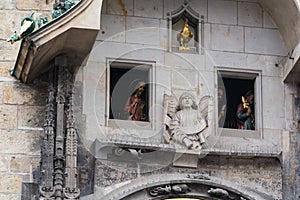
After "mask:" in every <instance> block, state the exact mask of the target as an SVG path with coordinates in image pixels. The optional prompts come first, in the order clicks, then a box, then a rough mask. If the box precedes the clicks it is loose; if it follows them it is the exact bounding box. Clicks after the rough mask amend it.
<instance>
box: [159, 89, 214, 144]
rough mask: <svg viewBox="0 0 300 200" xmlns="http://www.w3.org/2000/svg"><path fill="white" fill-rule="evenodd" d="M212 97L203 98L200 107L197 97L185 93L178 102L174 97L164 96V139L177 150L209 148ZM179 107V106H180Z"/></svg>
mask: <svg viewBox="0 0 300 200" xmlns="http://www.w3.org/2000/svg"><path fill="white" fill-rule="evenodd" d="M210 99H211V98H210V97H209V96H205V97H203V98H202V99H201V100H200V102H199V106H197V104H196V100H195V97H194V96H193V95H192V94H191V93H188V92H184V93H183V94H182V95H181V96H180V98H179V102H177V100H176V98H175V97H174V96H169V95H166V94H165V95H164V110H165V112H164V125H165V126H164V127H165V129H164V138H165V140H166V142H167V143H170V144H174V145H175V148H186V149H193V150H200V149H203V148H207V147H208V146H207V137H208V136H209V134H210V131H208V124H209V121H210V119H211V117H210V116H211V115H210V114H211V113H212V112H211V109H210V108H211V106H210V102H211V101H210ZM178 105H179V106H178Z"/></svg>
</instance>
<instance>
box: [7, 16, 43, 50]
mask: <svg viewBox="0 0 300 200" xmlns="http://www.w3.org/2000/svg"><path fill="white" fill-rule="evenodd" d="M39 16H40V13H36V12H32V13H31V14H30V16H28V17H25V18H23V19H22V20H21V29H20V33H19V34H17V31H15V32H14V34H13V35H11V36H10V37H9V38H8V39H7V42H10V43H11V44H13V43H14V42H16V41H18V40H21V39H23V38H25V37H27V36H28V35H29V34H30V33H32V32H33V31H34V30H35V28H36V20H38V28H40V27H41V26H42V25H44V24H46V23H47V22H48V19H47V17H44V18H40V17H39Z"/></svg>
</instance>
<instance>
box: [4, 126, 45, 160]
mask: <svg viewBox="0 0 300 200" xmlns="http://www.w3.org/2000/svg"><path fill="white" fill-rule="evenodd" d="M0 124H1V123H0ZM0 137H1V138H2V139H1V140H0V152H1V153H3V154H6V153H7V154H18V153H22V154H36V155H39V153H40V145H41V143H40V142H41V140H40V139H41V131H21V130H10V131H8V130H0ZM12 147H13V148H12Z"/></svg>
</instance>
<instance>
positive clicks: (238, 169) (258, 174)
mask: <svg viewBox="0 0 300 200" xmlns="http://www.w3.org/2000/svg"><path fill="white" fill-rule="evenodd" d="M162 162H163V161H157V162H153V160H152V162H151V161H149V160H148V161H144V160H143V161H141V160H135V159H134V158H131V159H130V158H128V157H126V158H124V156H123V158H116V157H115V158H111V160H110V161H108V160H97V161H96V168H95V185H96V191H98V193H95V194H94V195H95V196H96V195H99V193H100V192H101V191H102V195H105V193H106V192H107V191H110V190H109V189H108V188H110V187H116V186H114V185H118V184H121V183H124V184H125V183H126V184H128V185H132V187H134V185H135V184H138V183H137V182H136V180H135V179H137V178H140V177H148V182H149V183H151V179H152V176H153V175H159V174H161V175H162V176H168V174H170V176H176V174H198V175H199V174H202V175H204V176H207V177H212V178H217V179H221V180H227V181H229V182H232V183H235V184H236V185H239V186H241V187H243V188H244V189H245V190H254V191H260V192H264V193H265V194H270V195H271V196H272V197H273V198H274V199H281V198H282V196H281V195H282V193H281V192H282V182H281V175H282V174H281V164H280V161H279V160H278V159H277V158H250V157H249V158H242V157H239V158H238V157H227V156H223V157H220V156H206V157H205V158H203V159H200V160H199V167H198V168H197V169H189V168H178V167H172V166H170V165H164V164H163V163H162ZM156 181H157V180H156ZM118 192H121V191H118V190H116V191H115V193H118ZM241 192H243V191H241Z"/></svg>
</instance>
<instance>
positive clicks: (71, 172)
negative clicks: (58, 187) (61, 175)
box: [64, 76, 80, 199]
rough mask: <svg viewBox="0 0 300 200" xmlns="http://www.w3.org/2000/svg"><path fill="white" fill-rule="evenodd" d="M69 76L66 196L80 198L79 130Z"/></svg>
mask: <svg viewBox="0 0 300 200" xmlns="http://www.w3.org/2000/svg"><path fill="white" fill-rule="evenodd" d="M68 77H69V78H68V79H69V81H68V83H69V87H68V89H69V92H68V94H69V103H68V110H67V129H66V131H67V136H66V168H65V189H64V196H65V197H66V198H67V199H78V198H79V196H80V190H79V188H78V182H77V181H78V171H77V130H76V127H75V120H74V116H73V95H72V81H70V79H72V78H71V76H68Z"/></svg>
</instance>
